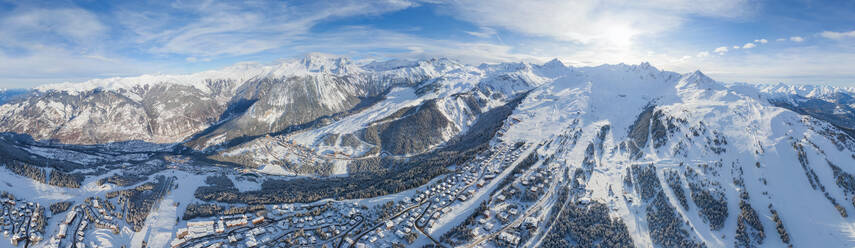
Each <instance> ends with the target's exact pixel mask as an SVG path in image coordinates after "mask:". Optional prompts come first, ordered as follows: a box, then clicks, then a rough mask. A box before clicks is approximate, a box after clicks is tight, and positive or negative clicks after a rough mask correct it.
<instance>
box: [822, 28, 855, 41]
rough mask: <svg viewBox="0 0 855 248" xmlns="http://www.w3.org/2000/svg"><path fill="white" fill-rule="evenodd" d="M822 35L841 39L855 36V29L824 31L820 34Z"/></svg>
mask: <svg viewBox="0 0 855 248" xmlns="http://www.w3.org/2000/svg"><path fill="white" fill-rule="evenodd" d="M819 35H820V36H822V37H825V38H829V39H833V40H839V39H843V38H853V37H855V30H852V31H849V32H833V31H823V32H822V33H820V34H819Z"/></svg>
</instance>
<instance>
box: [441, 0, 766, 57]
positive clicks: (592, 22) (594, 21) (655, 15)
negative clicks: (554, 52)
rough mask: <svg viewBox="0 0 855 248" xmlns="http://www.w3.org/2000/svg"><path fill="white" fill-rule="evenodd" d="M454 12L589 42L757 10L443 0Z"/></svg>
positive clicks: (726, 4)
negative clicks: (694, 19) (694, 18)
mask: <svg viewBox="0 0 855 248" xmlns="http://www.w3.org/2000/svg"><path fill="white" fill-rule="evenodd" d="M441 4H442V5H443V6H445V7H446V8H447V9H448V10H449V13H451V16H452V17H454V18H460V19H463V20H466V21H469V22H472V23H476V24H479V25H480V26H486V27H501V28H505V29H508V30H512V31H515V32H520V33H524V34H529V35H534V36H543V37H550V38H554V39H558V40H564V41H572V42H579V43H583V44H590V43H607V45H610V46H615V45H623V46H628V45H630V44H631V42H632V39H634V38H635V37H637V36H639V35H649V34H655V33H660V32H664V31H667V30H671V29H673V28H675V27H677V26H679V25H680V24H682V23H683V22H684V21H685V20H686V19H687V16H689V15H701V16H715V17H725V18H733V17H738V16H742V15H746V14H748V12H749V11H751V10H752V8H751V6H750V4H749V2H748V1H743V0H722V1H673V0H655V1H622V0H606V1H600V0H582V1H560V0H555V1H549V0H546V1H518V0H497V1H477V0H459V1H450V2H443V3H441Z"/></svg>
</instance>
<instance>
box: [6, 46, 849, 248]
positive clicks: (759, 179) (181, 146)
mask: <svg viewBox="0 0 855 248" xmlns="http://www.w3.org/2000/svg"><path fill="white" fill-rule="evenodd" d="M28 94H29V95H26V97H24V98H17V99H14V100H12V101H11V102H9V103H6V104H3V105H0V128H2V129H3V130H2V131H4V132H10V133H17V134H24V135H13V134H4V135H3V136H0V137H2V138H3V139H2V142H0V145H2V146H0V156H2V157H3V158H5V160H4V162H3V163H4V164H6V165H7V167H8V168H9V171H6V170H4V171H3V172H4V173H7V174H9V178H13V179H14V180H30V179H33V180H35V181H39V180H38V178H41V181H42V183H41V184H39V183H32V184H27V185H24V186H20V187H18V186H15V187H13V186H12V185H11V184H7V185H0V189H3V190H7V191H10V192H13V193H14V192H17V193H18V194H24V195H50V197H45V198H44V199H36V198H33V200H32V201H35V202H40V203H42V204H45V205H47V204H50V203H52V202H54V201H57V200H69V201H72V202H74V204H81V206H83V207H84V208H85V207H86V206H88V205H86V204H90V203H88V202H86V201H89V202H91V199H89V197H98V196H101V195H104V196H109V195H110V192H122V193H116V194H119V195H130V196H128V197H129V198H128V199H132V198H133V197H132V196H133V192H135V191H133V190H138V189H139V188H140V187H141V186H142V185H145V184H146V183H151V184H152V186H149V190H153V189H159V188H158V187H160V186H157V185H161V183H163V182H177V181H180V182H181V183H180V184H177V183H176V184H174V189H173V190H172V192H173V193H165V194H161V193H158V194H154V195H155V196H157V197H160V198H162V199H164V200H165V201H164V203H162V204H159V205H145V204H142V205H139V204H137V205H129V206H135V207H139V206H154V207H150V208H148V209H145V208H144V210H146V211H143V212H144V213H146V214H147V213H149V212H151V214H152V216H154V217H149V218H145V215H144V216H143V217H142V219H143V220H145V222H142V221H141V220H138V219H133V220H127V221H125V222H121V221H119V222H116V223H119V224H122V223H126V224H127V225H128V226H133V227H134V230H133V231H130V229H129V230H128V231H127V232H126V231H122V232H117V234H113V235H112V236H111V235H105V234H104V233H86V234H85V235H84V236H86V237H95V236H98V235H101V236H98V237H99V238H98V239H96V240H98V242H99V243H95V244H112V245H114V246H115V245H120V244H124V243H123V242H125V243H127V242H132V241H133V242H136V241H140V240H147V241H149V244H150V245H151V246H157V247H160V246H159V245H163V246H166V245H168V244H167V243H166V242H167V240H174V241H171V242H173V244H175V243H176V242H177V244H178V246H179V247H185V246H186V247H191V246H193V245H209V244H215V243H216V242H220V241H217V240H221V242H223V243H226V242H236V241H228V240H231V239H233V238H234V237H227V235H219V234H216V233H214V232H213V231H211V233H209V234H206V236H194V235H195V234H187V233H186V232H187V229H184V230H183V231H184V232H185V233H184V234H181V233H182V230H181V229H178V228H182V227H184V226H186V227H187V228H190V229H192V228H194V227H192V226H194V225H203V224H199V223H195V222H194V223H193V224H191V223H189V222H187V220H195V219H202V220H211V221H212V222H215V221H220V219H218V218H220V217H222V218H231V217H230V216H232V215H230V214H226V213H233V212H234V211H237V210H228V211H226V210H224V209H227V208H236V209H237V208H239V207H243V208H244V211H246V207H247V206H253V207H254V208H253V209H256V210H258V209H265V210H268V211H269V213H266V215H264V216H267V217H268V219H266V220H265V219H262V220H260V221H259V222H258V223H256V224H254V225H258V226H261V227H265V226H264V225H266V224H270V225H269V226H266V227H265V228H267V229H263V230H265V231H258V232H259V233H256V232H257V231H251V232H250V233H253V235H255V236H252V240H257V241H259V242H268V244H271V245H272V244H274V243H275V242H277V241H270V240H268V241H264V240H265V239H264V237H267V236H266V235H272V234H264V233H265V232H267V233H279V232H281V233H282V235H289V234H288V233H289V232H288V231H286V230H290V229H289V228H292V227H294V226H292V225H296V224H295V223H296V222H287V223H288V224H283V223H284V222H282V221H283V220H285V217H282V216H288V214H298V216H302V217H301V218H305V215H306V214H307V213H310V212H317V211H322V210H312V211H308V210H306V211H302V210H299V209H301V208H303V207H307V206H324V207H323V208H324V209H335V210H334V211H338V212H336V214H335V216H329V218H327V217H324V219H323V220H324V221H333V222H335V221H338V220H336V217H343V216H349V217H348V218H351V219H350V220H349V221H345V224H342V225H339V226H332V228H333V230H338V231H339V232H338V233H335V232H333V231H329V230H330V229H329V228H330V226H326V225H321V226H318V227H317V230H315V231H311V232H309V233H310V234H309V236H299V235H298V236H299V237H298V236H293V234H290V235H291V236H287V237H288V238H287V239H284V238H283V239H282V240H287V241H281V242H297V243H287V244H290V245H298V244H301V243H300V242H302V241H299V239H300V238H303V240H304V241H306V242H307V243H306V244H309V243H308V242H310V241H309V240H311V238H314V239H315V241H314V242H316V243H311V244H315V245H317V246H322V245H324V244H327V245H332V244H335V245H343V244H344V245H352V246H357V245H356V244H358V243H362V244H364V245H368V246H377V247H388V246H392V245H393V244H403V245H408V246H421V245H426V244H436V245H443V246H460V247H473V246H485V247H499V246H517V245H518V246H524V247H568V246H575V247H590V246H595V245H603V246H636V247H704V246H705V247H731V246H739V247H786V246H797V247H804V246H808V247H811V246H821V247H849V246H853V245H855V239H853V238H852V237H855V225H853V224H852V223H855V221H853V220H852V219H850V218H855V217H849V215H848V213H851V212H852V211H855V177H854V176H853V174H855V139H853V133H852V131H851V130H852V127H855V105H853V104H855V101H853V91H852V90H851V89H848V88H835V87H825V86H817V87H809V86H787V85H748V84H732V85H725V84H723V83H720V82H717V81H715V80H713V79H711V78H710V77H708V76H706V75H704V74H703V73H702V72H700V71H696V72H692V73H686V74H680V73H675V72H668V71H662V70H659V69H657V68H655V67H653V66H652V65H650V64H648V63H642V64H639V65H625V64H619V65H602V66H596V67H571V66H566V65H565V64H563V63H562V62H561V61H559V60H553V61H550V62H547V63H545V64H532V63H501V64H482V65H477V66H473V65H465V64H461V63H458V62H455V61H453V60H448V59H430V60H422V61H405V60H392V61H375V62H354V61H351V60H349V59H347V58H338V57H331V56H320V55H313V56H309V57H306V58H302V59H294V60H286V61H282V62H280V63H278V64H274V65H258V64H240V65H236V66H233V67H229V68H226V69H223V70H218V71H209V72H202V73H197V74H191V75H156V76H142V77H135V78H115V79H105V80H93V81H90V82H86V83H82V84H59V85H51V86H45V87H41V88H39V89H37V90H36V91H34V92H31V93H28ZM27 136H31V137H32V139H30V137H27ZM113 142H117V143H113ZM19 163H24V164H28V165H30V167H25V168H37V169H21V168H24V167H20V166H17V164H19ZM8 164H13V165H15V166H9V165H8ZM38 168H42V170H43V171H42V172H41V174H39V173H38ZM33 171H35V172H33ZM54 171H58V172H62V173H67V174H73V175H79V176H80V177H81V179H80V181H79V182H78V184H79V186H78V187H79V189H76V190H67V189H64V188H61V187H57V186H56V185H55V184H53V183H52V181H53V178H54V177H55V176H54V175H53V172H54ZM13 172H14V174H17V175H14V174H13ZM49 173H50V174H51V175H50V176H49V177H45V174H49ZM176 173H177V174H176ZM38 175H41V176H40V177H39V176H38ZM61 175H63V174H61ZM4 176H5V175H4ZM159 176H163V178H177V179H179V180H176V181H170V179H162V178H160V177H159ZM26 177H29V178H26ZM46 181H47V182H48V183H47V185H43V184H45V182H46ZM203 181H204V183H202V182H203ZM138 186H140V187H138ZM166 188H169V187H166ZM116 190H122V191H116ZM140 191H143V192H146V191H145V190H144V189H142V190H140ZM156 192H162V191H156ZM113 196H114V197H115V195H113ZM160 198H157V199H160ZM110 199H113V198H107V200H106V201H107V202H111V201H115V200H110ZM118 199H123V198H121V197H119V198H118ZM126 202H127V201H117V202H116V204H122V203H126ZM337 204H340V205H337ZM354 204H355V205H354ZM188 205H191V206H192V207H188ZM361 207H364V208H361ZM319 208H320V207H319ZM217 209H219V210H217ZM343 209H350V210H347V211H350V212H348V213H347V214H344V215H340V214H339V212H347V211H345V210H343ZM206 211H210V212H211V213H210V214H208V212H206ZM253 211H255V210H253ZM323 211H326V210H323ZM330 211H333V210H330ZM82 212H85V211H81V213H82ZM181 215H183V217H184V218H185V219H184V220H181V221H179V224H178V227H176V226H175V223H174V220H175V219H176V217H177V216H181ZM188 216H189V217H188ZM317 216H326V215H324V214H319V215H317ZM410 217H411V218H412V219H409V218H410ZM126 219H127V218H126ZM162 219H168V220H169V221H163V220H162ZM303 221H310V220H306V219H303ZM57 222H59V221H58V220H57V221H55V222H50V223H57ZM114 222H115V221H114ZM110 223H113V222H110ZM200 223H201V222H200ZM206 223H207V222H206ZM300 223H302V222H300ZM307 223H308V222H307ZM311 223H315V221H312V222H311ZM217 225H222V224H214V225H213V226H217ZM301 225H302V224H301ZM319 225H320V224H319ZM307 226H308V227H304V226H301V227H300V230H301V232H300V233H303V229H305V228H308V229H311V228H314V227H315V226H312V224H307ZM324 227H325V228H327V229H326V231H323V230H324V229H323V228H324ZM339 227H347V228H343V229H342V230H339V229H336V228H339ZM137 228H139V229H137ZM230 228H231V227H230ZM203 229H204V228H203ZM140 230H147V231H140ZM211 230H214V229H213V228H212V229H211ZM229 230H232V229H229ZM203 231H204V230H203ZM54 232H56V229H52V228H48V229H47V230H46V231H45V232H44V234H45V235H54ZM87 232H88V231H87ZM192 232H193V231H190V233H192ZM312 232H315V234H311V233H312ZM324 232H330V233H335V234H331V235H329V236H327V235H326V234H321V233H324ZM399 232H400V233H399ZM225 233H229V232H228V231H227V232H225ZM292 233H296V232H292ZM300 235H304V234H300ZM108 236H109V237H115V239H107V238H104V237H108ZM166 236H168V237H170V238H168V239H163V238H162V237H166ZM220 236H222V237H220ZM256 236H257V239H256ZM292 236H293V237H292ZM156 237H160V238H161V239H158V240H161V241H155V239H157V238H156ZM282 237H286V236H282ZM309 237H311V238H309ZM244 238H246V240H245V241H240V242H248V240H249V236H247V237H243V236H241V239H244ZM87 239H88V238H87ZM93 239H94V238H93ZM234 239H237V238H234ZM131 240H132V241H131ZM347 240H350V241H349V242H350V243H347V242H348V241H347ZM57 242H60V243H61V244H65V243H62V242H65V241H64V240H60V241H57ZM93 242H94V241H93ZM271 242H272V243H271ZM41 244H43V243H41ZM158 244H159V245H158ZM241 244H245V243H241ZM282 244H286V243H282ZM132 245H136V244H132Z"/></svg>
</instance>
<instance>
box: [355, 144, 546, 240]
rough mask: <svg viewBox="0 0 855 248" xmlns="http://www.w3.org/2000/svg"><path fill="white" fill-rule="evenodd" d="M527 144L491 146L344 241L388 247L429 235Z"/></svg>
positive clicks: (498, 172)
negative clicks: (395, 211) (385, 217)
mask: <svg viewBox="0 0 855 248" xmlns="http://www.w3.org/2000/svg"><path fill="white" fill-rule="evenodd" d="M529 147H530V146H529V145H524V147H519V149H511V147H510V146H508V145H506V144H499V145H497V146H495V147H493V148H492V149H493V151H492V153H491V156H489V157H483V158H478V159H475V160H473V161H471V162H469V163H466V164H464V165H461V166H460V167H459V168H458V169H457V172H456V173H454V174H451V175H448V176H446V177H445V178H442V179H441V180H438V181H436V182H434V183H432V184H431V185H429V186H426V187H424V188H423V189H422V190H421V191H419V192H417V193H416V194H415V195H414V196H413V198H409V197H404V198H403V201H402V203H403V204H404V205H405V206H404V209H406V211H403V212H401V213H398V214H397V215H395V216H392V217H391V218H389V219H388V220H383V222H382V224H381V225H379V226H378V227H376V228H373V229H371V230H369V231H366V232H364V233H362V235H360V236H358V237H357V239H355V240H353V239H350V238H348V239H345V241H346V242H347V243H349V244H351V245H353V246H354V247H390V246H396V245H407V244H411V243H412V242H413V241H414V240H415V239H416V238H417V237H418V236H419V235H429V233H432V232H433V231H434V229H435V228H438V227H439V226H440V223H437V221H438V220H439V219H440V218H442V217H443V216H446V215H448V214H450V212H451V211H452V210H453V207H454V205H455V204H456V203H462V202H465V201H467V200H470V199H472V198H474V197H477V195H476V193H477V192H478V190H479V189H481V188H484V187H487V186H488V185H489V184H490V183H491V182H493V180H495V179H496V178H497V176H498V175H499V174H501V173H502V172H503V171H505V170H506V169H507V168H508V167H509V166H510V165H511V164H513V162H514V161H516V160H517V159H518V158H519V156H520V154H521V152H522V151H524V150H526V149H527V148H529ZM514 211H517V210H514Z"/></svg>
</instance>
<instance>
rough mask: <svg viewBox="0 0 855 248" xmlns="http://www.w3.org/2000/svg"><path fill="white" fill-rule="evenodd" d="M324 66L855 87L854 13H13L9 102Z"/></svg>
mask: <svg viewBox="0 0 855 248" xmlns="http://www.w3.org/2000/svg"><path fill="white" fill-rule="evenodd" d="M312 52H321V53H329V54H336V55H342V56H349V57H352V58H354V59H385V58H398V57H401V58H415V59H418V58H427V57H440V56H441V57H450V58H454V59H458V60H460V61H462V62H464V63H470V64H477V63H481V62H487V63H495V62H503V61H530V62H545V61H547V60H550V59H552V58H559V59H561V60H562V61H564V62H565V63H567V64H571V65H578V66H585V65H599V64H603V63H621V62H623V63H630V64H637V63H640V62H643V61H648V62H651V63H652V64H653V65H655V66H657V67H659V68H661V69H666V70H672V71H677V72H690V71H694V70H697V69H700V70H702V71H704V72H705V73H707V74H709V75H711V76H712V77H713V78H715V79H717V80H720V81H726V82H734V81H739V82H759V83H777V82H784V83H810V84H832V85H846V86H855V69H853V68H855V2H853V1H843V0H841V1H810V0H794V1H786V0H782V1H749V0H719V1H707V0H703V1H697V0H690V1H681V0H649V1H633V0H600V1H597V0H578V1H566V0H562V1H550V0H532V1H519V0H492V1H478V0H471V1H470V0H457V1H441V0H377V1H308V0H306V1H265V0H250V1H227V2H221V1H194V0H190V1H174V2H173V1H163V2H159V1H145V2H143V1H140V2H136V1H90V0H82V1H4V0H0V88H26V87H33V86H36V85H40V84H44V83H56V82H66V81H72V82H75V81H84V80H86V79H91V78H105V77H116V76H133V75H140V74H153V73H191V72H197V71H203V70H209V69H217V68H221V67H225V66H228V65H231V64H234V63H238V62H244V61H256V62H261V63H275V61H276V60H278V59H282V58H292V57H298V56H303V55H305V54H307V53H312Z"/></svg>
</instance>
